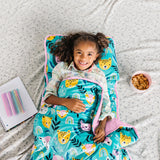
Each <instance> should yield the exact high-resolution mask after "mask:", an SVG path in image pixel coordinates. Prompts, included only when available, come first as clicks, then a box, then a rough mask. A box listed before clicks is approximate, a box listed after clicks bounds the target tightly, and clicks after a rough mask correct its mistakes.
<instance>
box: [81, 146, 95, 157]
mask: <svg viewBox="0 0 160 160" xmlns="http://www.w3.org/2000/svg"><path fill="white" fill-rule="evenodd" d="M82 149H83V151H84V152H85V154H87V155H88V156H90V155H91V154H93V153H94V151H95V149H96V145H95V144H85V145H83V144H82Z"/></svg>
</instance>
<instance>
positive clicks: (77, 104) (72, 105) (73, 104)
mask: <svg viewBox="0 0 160 160" xmlns="http://www.w3.org/2000/svg"><path fill="white" fill-rule="evenodd" d="M64 106H66V107H67V108H68V109H69V110H71V111H73V112H75V113H81V112H84V111H85V110H86V108H85V105H84V103H83V102H82V101H81V100H79V99H74V98H72V99H69V98H66V99H65V100H64Z"/></svg>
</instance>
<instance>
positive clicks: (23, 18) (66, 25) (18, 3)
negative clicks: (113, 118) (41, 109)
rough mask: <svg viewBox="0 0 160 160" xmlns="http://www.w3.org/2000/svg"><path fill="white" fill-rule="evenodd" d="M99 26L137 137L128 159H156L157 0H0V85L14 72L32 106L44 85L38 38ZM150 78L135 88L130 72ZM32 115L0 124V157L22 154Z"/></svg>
mask: <svg viewBox="0 0 160 160" xmlns="http://www.w3.org/2000/svg"><path fill="white" fill-rule="evenodd" d="M76 31H89V32H103V33H104V34H106V35H108V36H111V37H112V38H113V40H114V42H115V48H116V54H117V60H118V64H119V72H120V81H119V83H118V87H117V89H118V95H119V106H120V108H119V110H120V118H121V120H122V121H124V122H126V123H129V124H131V125H135V127H136V128H137V130H138V132H139V134H140V140H139V141H138V142H137V143H136V144H134V145H132V146H130V147H128V151H129V152H130V155H131V157H132V159H133V160H159V159H160V1H159V0H101V1H97V0H67V1H66V0H59V1H58V0H6V1H4V0H0V39H1V40H0V85H2V84H4V83H5V82H7V81H8V80H11V79H12V78H14V77H16V76H19V77H20V78H21V79H22V81H23V82H24V84H25V86H26V88H27V90H28V92H29V94H30V96H31V97H32V100H33V101H34V103H35V105H36V106H37V107H38V106H39V102H40V97H41V93H42V90H43V88H44V78H43V77H44V74H43V73H44V72H43V71H44V39H45V37H46V36H47V35H49V34H66V33H68V32H76ZM138 70H144V71H146V72H148V73H149V74H150V75H151V77H152V80H153V81H154V83H153V85H152V88H151V90H150V91H148V92H146V93H144V94H136V93H135V92H134V91H133V90H132V89H131V88H130V86H129V79H130V76H131V75H132V73H133V72H135V71H138ZM32 127H33V119H30V120H28V121H27V122H25V123H23V124H22V125H20V126H18V127H16V128H15V129H13V130H11V131H9V132H5V131H4V130H3V127H2V126H1V125H0V159H1V160H11V159H12V160H18V159H19V160H26V159H28V157H29V156H28V155H29V154H30V152H31V147H32V145H33V140H34V139H33V135H32Z"/></svg>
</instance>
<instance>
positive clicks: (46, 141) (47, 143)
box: [39, 136, 51, 149]
mask: <svg viewBox="0 0 160 160" xmlns="http://www.w3.org/2000/svg"><path fill="white" fill-rule="evenodd" d="M39 139H40V140H42V142H43V145H44V146H45V147H46V148H47V149H49V141H50V139H51V137H50V136H46V137H39Z"/></svg>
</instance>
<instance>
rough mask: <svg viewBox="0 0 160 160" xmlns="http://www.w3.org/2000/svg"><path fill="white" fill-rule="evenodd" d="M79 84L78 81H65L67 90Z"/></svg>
mask: <svg viewBox="0 0 160 160" xmlns="http://www.w3.org/2000/svg"><path fill="white" fill-rule="evenodd" d="M77 84H78V79H68V80H66V81H65V86H66V87H67V88H73V87H74V86H76V85H77Z"/></svg>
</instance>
